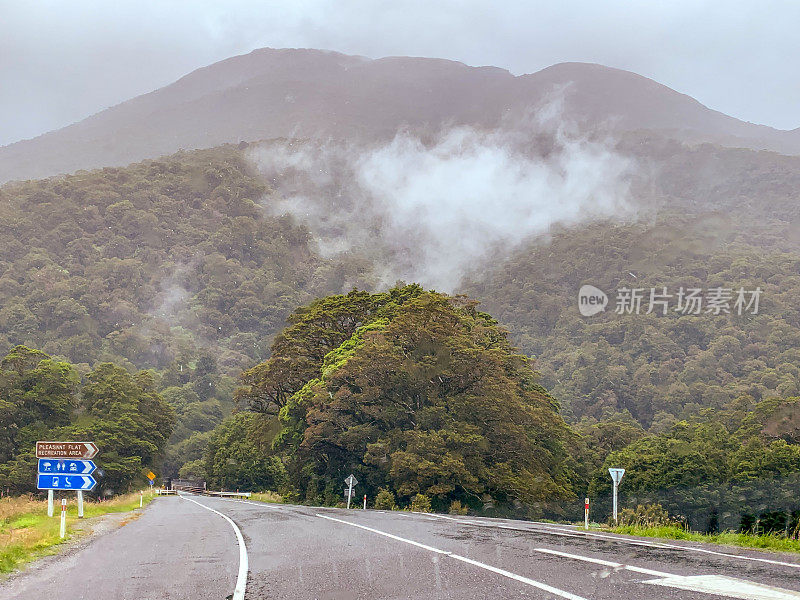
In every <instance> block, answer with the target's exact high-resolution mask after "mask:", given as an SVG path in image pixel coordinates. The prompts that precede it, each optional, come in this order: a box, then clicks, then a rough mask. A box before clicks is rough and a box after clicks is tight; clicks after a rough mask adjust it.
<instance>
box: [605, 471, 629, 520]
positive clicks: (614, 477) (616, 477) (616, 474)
mask: <svg viewBox="0 0 800 600" xmlns="http://www.w3.org/2000/svg"><path fill="white" fill-rule="evenodd" d="M608 473H609V474H610V475H611V481H613V482H614V524H615V525H616V524H617V522H618V519H617V488H618V487H619V482H620V481H622V476H623V475H625V469H616V468H611V469H609V470H608Z"/></svg>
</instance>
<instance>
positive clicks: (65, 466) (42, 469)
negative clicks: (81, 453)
mask: <svg viewBox="0 0 800 600" xmlns="http://www.w3.org/2000/svg"><path fill="white" fill-rule="evenodd" d="M96 468H97V465H95V464H94V462H92V461H91V460H74V459H71V458H65V459H58V458H56V459H53V458H40V459H39V473H47V474H51V473H52V474H59V475H91V474H92V473H94V471H95V469H96Z"/></svg>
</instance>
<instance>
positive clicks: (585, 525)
mask: <svg viewBox="0 0 800 600" xmlns="http://www.w3.org/2000/svg"><path fill="white" fill-rule="evenodd" d="M583 528H584V529H589V499H588V498H586V499H585V500H584V502H583Z"/></svg>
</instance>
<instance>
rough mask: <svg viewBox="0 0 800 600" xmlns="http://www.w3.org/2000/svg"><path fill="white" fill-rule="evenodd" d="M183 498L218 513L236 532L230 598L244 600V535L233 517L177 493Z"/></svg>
mask: <svg viewBox="0 0 800 600" xmlns="http://www.w3.org/2000/svg"><path fill="white" fill-rule="evenodd" d="M178 495H179V496H180V497H181V498H183V499H184V500H188V501H189V502H194V503H195V504H197V506H202V507H203V508H205V509H206V510H210V511H211V512H213V513H216V514H218V515H219V516H220V517H222V518H223V519H225V520H226V521H227V522H228V523H229V524H230V526H231V527H233V531H234V533H236V541H237V542H238V544H239V573H238V575H237V576H236V587H235V588H234V590H233V598H232V600H244V590H245V587H246V586H247V571H248V565H247V548H246V547H245V545H244V537H242V532H241V531H240V530H239V527H238V526H237V525H236V523H234V522H233V519H231V518H230V517H228V516H227V515H224V514H222V513H221V512H219V511H218V510H214V509H213V508H211V507H209V506H206V505H205V504H203V503H201V502H198V501H197V500H194V499H192V498H189V497H188V496H185V495H183V494H178Z"/></svg>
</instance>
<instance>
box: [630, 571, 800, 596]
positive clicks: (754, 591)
mask: <svg viewBox="0 0 800 600" xmlns="http://www.w3.org/2000/svg"><path fill="white" fill-rule="evenodd" d="M643 583H650V584H652V585H662V586H666V587H672V588H678V589H680V590H688V591H690V592H703V593H705V594H714V595H716V596H726V597H728V598H741V599H742V600H798V599H800V592H796V591H794V590H785V589H782V588H777V587H773V586H771V585H765V584H763V583H754V582H752V581H743V580H741V579H736V578H735V577H726V576H724V575H698V576H683V575H673V576H672V577H668V578H666V579H653V580H651V581H645V582H643Z"/></svg>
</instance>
